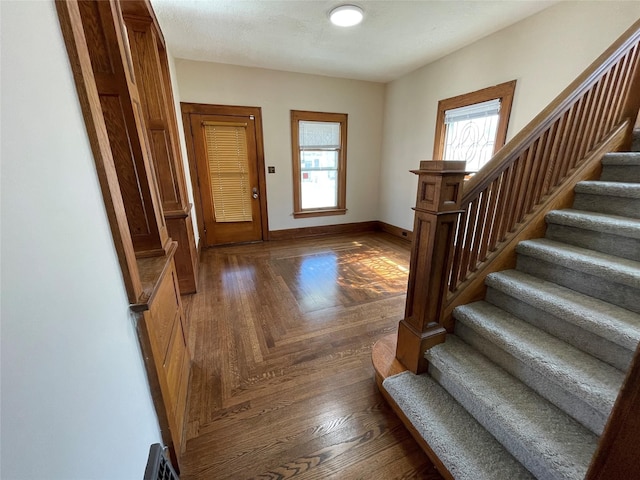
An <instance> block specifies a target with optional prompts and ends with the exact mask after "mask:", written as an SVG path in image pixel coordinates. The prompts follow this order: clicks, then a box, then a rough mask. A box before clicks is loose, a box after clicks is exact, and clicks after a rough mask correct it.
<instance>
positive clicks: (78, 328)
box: [0, 1, 160, 480]
mask: <svg viewBox="0 0 640 480" xmlns="http://www.w3.org/2000/svg"><path fill="white" fill-rule="evenodd" d="M0 8H1V17H2V19H1V22H2V23H1V32H2V40H1V43H2V108H1V111H2V114H1V115H2V116H1V118H2V139H1V154H2V157H1V158H2V179H1V199H2V200H1V209H2V210H1V211H2V216H1V219H2V230H1V260H2V261H1V263H2V265H1V270H0V273H1V282H2V290H1V291H2V298H1V302H2V306H1V314H2V316H1V322H2V323H1V325H2V339H1V349H2V350H1V352H2V353H1V359H2V360H1V365H2V366H1V381H2V389H1V390H2V393H1V400H2V411H1V421H2V423H1V438H2V453H1V462H0V465H1V469H2V471H1V472H0V477H1V478H3V479H6V480H10V479H47V480H55V479H61V480H63V479H64V480H70V479H82V480H87V479H109V480H111V479H115V478H117V479H140V478H142V476H143V474H144V467H145V464H146V460H147V454H148V451H149V445H150V444H151V443H154V442H158V441H160V435H159V431H158V423H157V418H156V415H155V410H154V408H153V404H152V401H151V397H150V393H149V388H148V386H147V380H146V376H145V370H144V366H143V363H142V357H141V354H140V351H139V348H138V341H137V337H136V333H135V329H134V326H133V321H132V318H131V316H130V314H129V309H128V302H127V298H126V295H125V291H124V287H123V281H122V275H121V273H120V268H119V265H118V262H117V258H116V253H115V250H114V247H113V242H112V239H111V232H110V230H109V226H108V223H107V218H106V213H105V209H104V204H103V201H102V196H101V193H100V189H99V185H98V180H97V176H96V171H95V165H94V162H93V157H92V155H91V151H90V148H89V143H88V139H87V135H86V131H85V126H84V123H83V121H82V115H81V112H80V107H79V103H78V98H77V95H76V91H75V86H74V83H73V79H72V75H71V69H70V67H69V61H68V59H67V54H66V50H65V47H64V43H63V40H62V35H61V33H60V27H59V24H58V20H57V15H56V12H55V6H54V2H53V1H47V2H8V1H2V2H1V7H0Z"/></svg>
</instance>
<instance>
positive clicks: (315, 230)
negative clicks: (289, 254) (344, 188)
mask: <svg viewBox="0 0 640 480" xmlns="http://www.w3.org/2000/svg"><path fill="white" fill-rule="evenodd" d="M378 230H379V229H378V222H377V221H371V222H359V223H342V224H338V225H320V226H317V227H302V228H290V229H286V230H272V231H271V232H269V240H294V239H296V238H303V237H319V236H323V235H340V234H343V233H362V232H375V231H378Z"/></svg>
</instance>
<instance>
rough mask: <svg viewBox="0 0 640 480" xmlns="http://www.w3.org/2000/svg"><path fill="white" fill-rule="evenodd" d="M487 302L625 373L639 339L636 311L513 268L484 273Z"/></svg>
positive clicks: (639, 319)
mask: <svg viewBox="0 0 640 480" xmlns="http://www.w3.org/2000/svg"><path fill="white" fill-rule="evenodd" d="M485 283H486V285H487V287H489V288H488V289H487V295H486V300H487V301H488V302H489V303H491V304H493V305H495V306H497V307H498V308H501V309H502V310H505V311H507V312H509V313H511V314H512V315H514V316H516V317H518V318H520V319H523V320H525V321H526V322H528V323H530V324H532V325H534V326H536V327H538V328H541V329H542V330H544V331H546V332H548V333H550V334H552V335H555V336H556V337H558V338H560V339H562V340H564V341H565V342H568V343H570V344H571V345H573V346H574V347H576V348H579V349H581V350H583V351H585V352H587V353H589V354H591V355H593V356H594V357H596V358H600V359H601V360H602V361H604V362H607V363H609V364H610V365H613V366H614V367H616V368H618V369H620V370H623V371H626V369H627V368H628V367H629V363H630V362H631V359H632V357H633V354H634V352H635V349H636V346H637V345H638V342H639V341H640V315H639V314H637V313H633V312H631V311H630V310H627V309H625V308H621V307H618V306H616V305H612V304H610V303H607V302H604V301H602V300H598V299H596V298H593V297H590V296H588V295H584V294H582V293H578V292H576V291H574V290H571V289H568V288H565V287H562V286H560V285H557V284H555V283H551V282H547V281H546V280H542V279H540V278H537V277H533V276H531V275H528V274H526V273H524V272H519V271H517V270H505V271H502V272H496V273H492V274H490V275H488V276H487V278H486V280H485Z"/></svg>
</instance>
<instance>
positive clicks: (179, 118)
mask: <svg viewBox="0 0 640 480" xmlns="http://www.w3.org/2000/svg"><path fill="white" fill-rule="evenodd" d="M167 60H168V63H169V76H170V77H171V89H172V90H173V102H174V106H175V109H176V121H177V123H178V137H179V138H180V152H181V153H182V164H183V167H184V175H185V180H186V184H187V197H188V198H189V203H190V204H191V205H192V206H191V222H192V223H193V235H194V239H195V243H196V246H198V245H199V243H200V231H199V230H198V217H197V215H198V213H197V212H196V207H195V203H194V200H193V185H192V184H191V169H190V168H189V157H188V154H187V144H186V142H185V139H184V125H183V124H182V113H181V111H180V99H179V89H178V80H177V75H176V63H175V62H176V60H175V58H174V57H173V55H171V52H169V51H167Z"/></svg>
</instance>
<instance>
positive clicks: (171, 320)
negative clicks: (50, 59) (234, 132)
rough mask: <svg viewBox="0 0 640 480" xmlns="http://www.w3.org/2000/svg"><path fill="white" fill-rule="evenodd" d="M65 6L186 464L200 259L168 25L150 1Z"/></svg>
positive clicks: (136, 303) (131, 275)
mask: <svg viewBox="0 0 640 480" xmlns="http://www.w3.org/2000/svg"><path fill="white" fill-rule="evenodd" d="M56 7H57V10H58V16H59V19H60V26H61V28H62V33H63V35H64V38H65V43H66V46H67V53H68V55H69V60H70V65H71V68H72V70H73V74H74V79H75V82H76V88H77V91H78V98H79V100H80V105H81V107H82V112H83V115H84V119H85V125H86V127H87V134H88V137H89V141H90V144H91V148H92V151H93V155H94V159H95V162H96V172H97V175H98V179H99V181H100V186H101V189H102V193H103V197H104V201H105V208H106V212H107V215H108V218H109V224H110V227H111V232H112V236H113V241H114V246H115V249H116V252H117V254H118V259H119V262H120V267H121V269H122V273H123V279H124V284H125V287H126V290H127V296H128V298H129V302H130V303H131V309H132V310H133V311H134V312H136V314H137V329H138V334H139V338H140V343H141V346H142V351H143V355H144V360H145V363H146V367H147V377H148V380H149V385H150V387H151V393H152V396H153V400H154V403H155V406H156V412H157V414H158V420H159V423H160V429H161V431H162V434H163V440H164V442H165V443H166V444H167V446H168V447H169V449H170V452H171V454H172V457H173V460H174V461H175V462H174V465H178V463H179V462H178V461H179V455H180V453H181V451H182V446H183V445H182V431H183V425H184V421H185V417H184V415H185V407H186V398H187V391H188V384H189V373H190V364H191V355H190V353H189V349H188V347H187V342H186V338H187V337H186V329H185V326H186V319H185V316H184V312H183V310H182V303H181V301H180V289H181V287H182V288H183V290H184V292H183V293H188V292H193V291H195V288H196V284H195V278H196V276H197V259H196V248H195V243H194V238H193V237H194V235H193V228H192V223H191V217H190V212H191V205H189V203H188V202H187V195H186V187H185V179H184V169H183V165H182V159H181V158H180V149H179V146H178V145H179V144H178V135H177V125H176V114H175V109H174V102H173V97H172V92H171V82H170V78H169V70H168V64H167V57H166V51H165V47H164V40H163V38H162V32H161V31H160V27H159V26H158V22H157V20H156V18H155V15H154V13H153V9H152V8H151V4H150V2H149V1H148V0H106V1H98V0H58V1H57V2H56ZM171 237H175V238H174V239H172V238H171ZM175 240H177V242H176V241H175Z"/></svg>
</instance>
